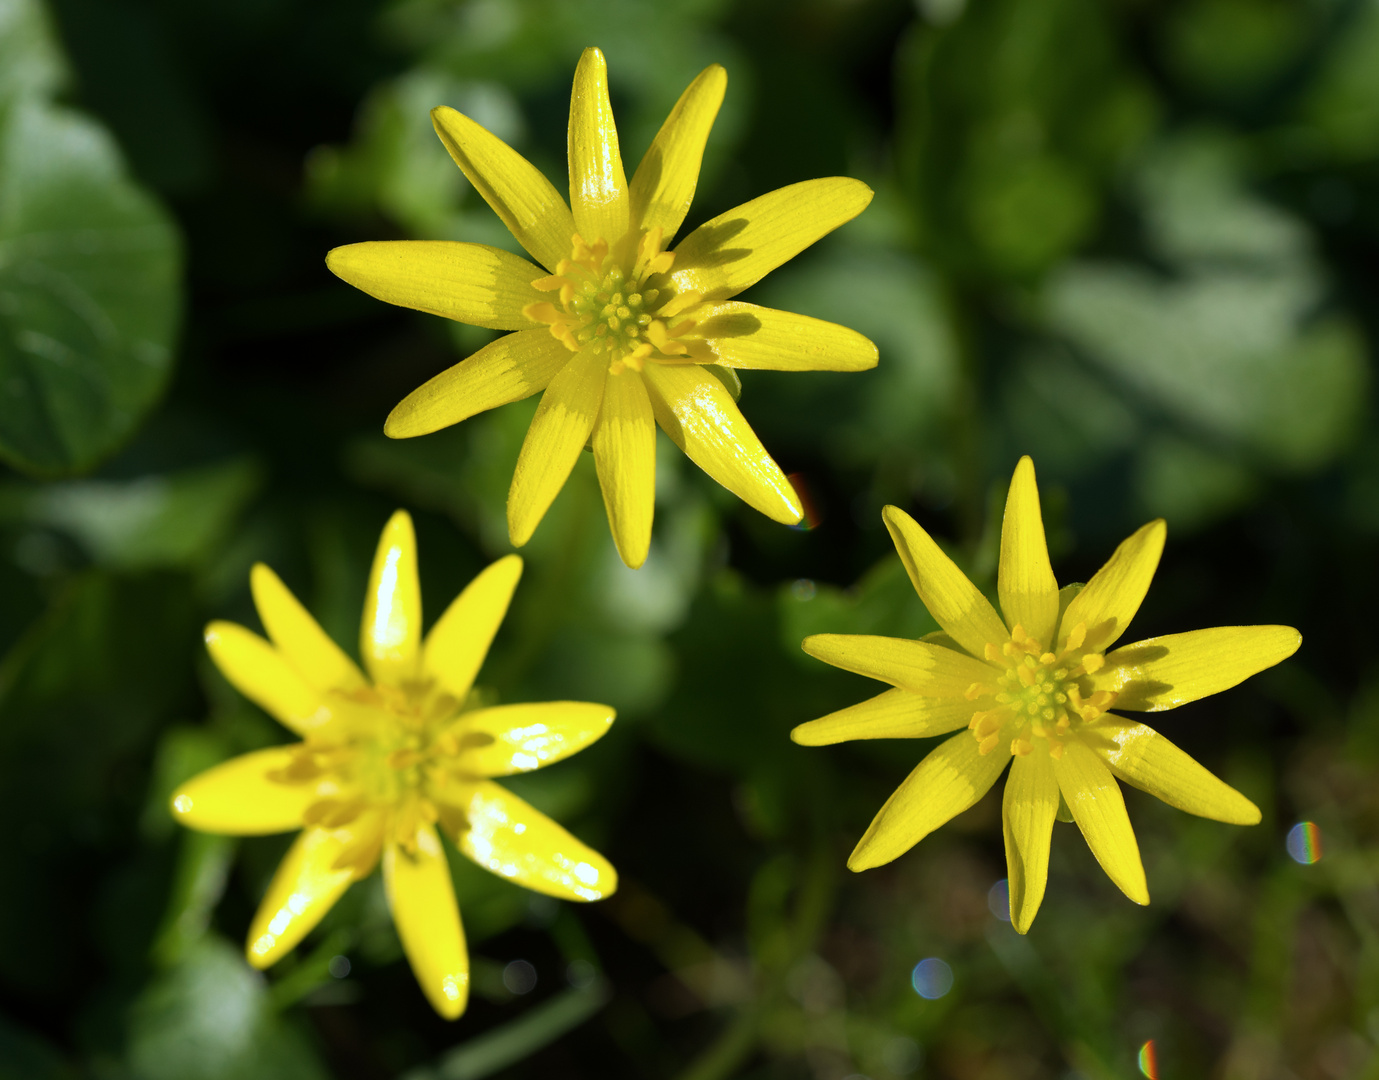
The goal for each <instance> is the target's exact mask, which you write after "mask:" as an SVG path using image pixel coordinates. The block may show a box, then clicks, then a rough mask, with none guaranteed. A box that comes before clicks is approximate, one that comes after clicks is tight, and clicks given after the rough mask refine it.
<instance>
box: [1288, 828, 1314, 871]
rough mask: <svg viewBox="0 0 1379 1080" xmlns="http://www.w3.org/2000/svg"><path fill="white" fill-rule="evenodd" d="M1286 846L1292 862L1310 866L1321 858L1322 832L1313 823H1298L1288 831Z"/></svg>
mask: <svg viewBox="0 0 1379 1080" xmlns="http://www.w3.org/2000/svg"><path fill="white" fill-rule="evenodd" d="M1287 845H1288V854H1289V855H1291V856H1292V857H1293V861H1294V862H1299V863H1302V865H1303V866H1311V865H1312V864H1313V863H1315V862H1318V861H1320V859H1321V857H1322V831H1321V829H1319V828H1318V827H1317V823H1316V822H1314V821H1299V822H1298V823H1297V824H1296V825H1294V826H1293V827H1292V828H1291V829H1289V830H1288V840H1287Z"/></svg>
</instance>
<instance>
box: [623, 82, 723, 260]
mask: <svg viewBox="0 0 1379 1080" xmlns="http://www.w3.org/2000/svg"><path fill="white" fill-rule="evenodd" d="M727 86H728V73H727V72H726V71H724V70H723V68H722V67H720V66H719V65H718V64H711V65H709V66H708V67H706V68H705V69H704V70H703V71H701V72H700V73H699V77H698V78H696V79H695V80H694V82H692V83H690V84H689V86H688V87H686V88H685V92H684V93H683V94H681V95H680V100H679V101H677V102H676V103H675V108H673V109H671V110H670V115H669V116H667V117H666V122H665V123H664V124H662V125H661V130H660V131H659V132H657V133H656V138H655V139H653V140H652V143H651V148H650V149H649V150H647V152H646V156H645V157H644V158H642V162H641V164H640V165H638V166H637V171H636V173H635V174H633V177H632V188H631V222H632V225H633V227H634V228H637V229H660V230H661V232H662V234H663V235H664V236H665V238H666V239H667V240H669V239H670V238H671V237H672V236H674V235H675V233H676V231H677V230H678V229H679V228H680V226H681V225H682V224H683V223H684V220H685V215H686V214H687V213H689V208H690V202H691V200H693V198H694V189H695V187H696V186H697V185H698V183H699V166H700V163H701V162H702V161H703V157H704V144H705V143H706V142H708V138H709V130H710V129H711V128H712V127H713V122H714V118H715V117H716V116H717V115H718V108H719V106H720V105H722V104H723V92H724V90H726V89H727Z"/></svg>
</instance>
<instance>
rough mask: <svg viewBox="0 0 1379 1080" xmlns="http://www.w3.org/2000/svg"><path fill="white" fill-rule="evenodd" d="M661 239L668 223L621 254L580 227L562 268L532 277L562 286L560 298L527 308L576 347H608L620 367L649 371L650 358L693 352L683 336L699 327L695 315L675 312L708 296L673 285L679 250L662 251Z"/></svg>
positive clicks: (612, 363) (551, 287) (611, 365)
mask: <svg viewBox="0 0 1379 1080" xmlns="http://www.w3.org/2000/svg"><path fill="white" fill-rule="evenodd" d="M661 243H662V239H661V230H660V229H659V228H655V229H650V230H648V231H647V232H646V233H644V234H642V236H641V238H640V239H639V240H638V242H637V250H636V253H635V255H634V256H633V257H632V258H630V259H619V258H618V257H617V255H616V254H614V253H611V252H610V251H609V247H608V241H606V240H603V239H598V240H595V241H594V242H593V243H592V244H590V243H587V242H586V241H585V240H584V238H583V237H582V236H580V235H579V233H575V234H574V236H573V237H572V238H571V251H570V257H569V258H568V259H561V260H560V262H559V264H558V265H557V266H556V272H555V273H554V274H552V275H550V276H549V277H543V278H537V279H536V280H535V281H533V282H532V285H533V287H535V288H537V289H540V290H541V291H542V292H558V293H559V300H560V303H559V304H555V303H551V302H548V301H543V302H541V303H536V304H528V305H527V306H526V307H525V308H523V309H522V314H524V315H526V316H527V318H529V319H532V320H534V321H536V322H541V323H545V324H547V325H548V326H549V327H550V329H551V334H552V335H553V336H554V337H555V338H557V339H558V340H560V341H562V342H564V343H565V346H566V347H567V348H568V349H569V350H570V351H571V352H580V351H581V350H584V349H590V350H593V351H594V352H597V353H603V354H606V355H607V357H608V370H609V371H611V372H613V373H614V374H616V373H618V372H620V371H622V370H623V369H624V368H631V369H632V370H634V371H641V370H642V365H643V364H644V363H645V362H646V361H647V360H649V359H650V360H660V361H664V360H670V359H676V358H680V359H684V358H686V356H687V353H688V352H689V348H688V346H687V345H686V344H685V343H684V342H682V341H679V340H677V339H678V338H680V337H682V336H683V335H685V334H687V333H689V331H690V330H692V329H693V328H694V320H693V319H682V320H680V321H678V322H675V323H673V324H672V323H671V322H669V321H668V320H671V319H674V318H675V316H677V315H679V314H680V313H681V312H683V311H685V310H687V309H688V308H690V307H692V306H694V305H695V304H698V303H699V301H700V299H701V298H700V296H699V295H698V294H697V293H680V294H676V293H675V292H674V290H673V289H672V288H671V287H670V284H669V282H668V281H666V280H665V275H666V274H667V273H669V272H670V268H671V267H672V266H673V265H674V263H675V253H674V252H671V251H662V250H661ZM619 246H620V247H622V246H624V245H619ZM653 279H655V280H654V281H653Z"/></svg>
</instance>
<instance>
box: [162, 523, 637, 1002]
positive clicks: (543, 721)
mask: <svg viewBox="0 0 1379 1080" xmlns="http://www.w3.org/2000/svg"><path fill="white" fill-rule="evenodd" d="M521 573H522V560H521V559H520V558H519V557H518V556H516V555H509V556H507V557H506V558H503V559H499V560H498V561H497V562H496V563H494V564H493V565H492V566H490V567H488V568H487V569H486V570H484V571H483V572H482V573H481V574H479V576H478V577H476V578H475V579H474V580H473V581H472V582H470V583H469V585H468V587H466V588H465V590H464V591H463V592H461V593H460V595H459V596H458V597H457V598H456V599H455V600H454V602H453V603H451V605H450V607H449V608H447V609H446V611H445V613H444V614H443V615H442V616H441V617H440V620H439V621H438V622H437V623H436V624H435V625H434V626H433V627H432V628H431V632H430V633H429V634H427V635H426V638H425V640H423V639H422V634H421V590H420V585H419V583H418V580H417V553H416V538H415V536H414V534H413V532H412V519H411V518H410V517H408V516H407V514H406V513H404V512H402V511H398V512H397V513H396V514H394V515H393V517H392V520H390V521H389V522H388V524H387V526H386V527H385V528H384V530H383V536H382V538H381V539H380V540H379V544H378V554H377V555H376V557H375V559H374V564H373V573H372V574H371V576H370V578H369V591H368V596H367V599H366V600H365V603H364V619H363V625H362V626H361V627H360V652H361V654H362V655H363V658H364V667H365V668H366V669H367V670H368V676H367V677H365V675H364V674H363V672H361V671H360V670H359V668H358V667H356V666H355V663H354V661H353V660H351V659H350V658H349V657H348V656H346V655H345V653H344V651H343V650H342V649H341V648H340V647H339V646H338V645H336V644H335V642H333V641H332V640H331V639H330V638H329V637H327V636H326V634H325V632H324V631H323V630H322V629H321V628H320V626H319V625H317V623H316V620H315V619H313V618H312V617H311V615H309V614H308V613H307V611H306V609H305V608H304V607H302V605H301V604H300V603H299V602H298V601H297V599H296V598H295V597H294V596H293V595H292V594H291V593H290V592H289V591H288V590H287V587H286V586H285V585H283V583H282V581H281V580H280V579H279V578H278V576H277V575H276V574H274V573H273V571H272V570H270V569H269V568H268V567H266V566H264V565H263V564H262V563H260V564H259V565H257V566H255V567H254V570H253V575H252V577H251V579H250V580H251V582H252V585H253V592H254V603H255V605H256V606H257V607H258V612H259V618H260V619H262V620H263V625H264V627H265V629H266V630H267V631H268V637H269V639H270V641H265V640H264V639H263V638H261V637H259V636H258V635H257V634H255V633H252V632H251V631H249V630H247V629H245V628H244V627H242V626H239V625H237V624H235V623H228V622H213V623H211V624H210V625H209V626H208V627H207V628H206V647H207V648H208V649H209V650H210V653H211V658H212V659H213V660H214V661H215V663H216V666H217V667H219V668H220V670H221V672H222V673H223V674H224V675H225V677H226V678H227V679H229V680H230V682H231V683H233V684H234V686H235V687H236V688H237V689H238V690H239V691H240V692H241V693H242V694H244V695H245V697H248V698H249V699H251V700H252V701H254V702H256V703H258V704H259V705H261V706H262V707H263V708H264V709H265V710H266V711H267V712H269V713H270V714H272V715H273V716H274V717H276V718H277V719H278V720H280V721H281V722H282V723H283V724H285V725H286V726H287V727H289V728H290V729H291V730H292V731H293V732H294V733H296V734H297V735H300V736H301V737H302V741H301V742H298V743H293V744H291V745H288V746H276V747H273V748H271V749H268V750H256V751H254V752H253V753H249V754H244V755H242V756H240V757H237V758H233V759H231V760H230V761H227V762H224V763H223V764H221V765H217V766H215V767H214V768H212V769H208V770H207V771H206V772H203V773H201V774H200V775H199V776H197V777H195V778H193V779H191V780H189V781H187V782H186V783H185V784H183V785H182V786H181V787H180V788H178V789H177V791H176V792H174V793H173V797H172V809H173V814H174V816H175V817H177V818H178V819H179V820H180V821H181V822H182V823H183V824H185V825H189V826H191V827H192V828H194V829H200V830H202V831H205V832H213V833H230V834H234V835H240V836H251V835H260V834H265V833H277V832H286V831H288V830H290V829H297V828H300V829H301V830H302V832H301V835H300V836H298V837H297V840H296V843H294V844H293V845H292V848H291V850H289V851H288V853H287V855H286V856H285V857H284V859H283V861H282V864H281V865H280V866H279V867H278V872H277V874H276V875H275V876H274V878H273V881H272V884H270V885H269V887H268V894H267V895H266V896H265V897H264V899H263V903H262V904H261V905H260V907H259V910H258V914H256V915H255V916H254V920H253V923H252V924H251V926H250V928H249V940H248V946H247V952H248V957H249V962H250V963H251V964H253V965H254V966H255V967H259V968H264V967H267V966H268V965H269V964H271V963H273V962H274V961H275V960H278V959H279V958H281V957H282V956H283V955H284V954H285V953H287V952H288V951H289V950H290V949H292V948H293V946H295V945H296V944H297V942H299V941H301V939H302V938H303V936H305V935H306V933H307V932H308V931H309V930H311V928H312V927H314V926H315V925H316V924H317V923H318V922H319V921H320V920H321V918H322V916H324V915H325V913H326V912H327V911H329V910H330V907H331V905H332V904H334V903H335V901H336V900H337V899H339V897H340V895H341V894H342V893H343V892H344V891H345V889H347V888H348V887H349V885H350V883H351V882H354V881H358V880H359V879H360V878H363V877H365V876H366V875H367V874H369V873H370V872H371V871H372V870H373V868H374V866H375V864H377V863H378V861H379V859H380V858H381V859H382V862H383V881H384V885H385V887H386V889H387V894H388V903H389V906H390V907H391V909H392V913H393V921H394V922H395V923H396V925H397V931H398V935H399V936H400V937H401V939H402V946H403V948H404V949H405V950H406V953H407V958H408V960H410V961H411V964H412V970H413V972H415V974H416V977H417V981H418V982H419V983H420V984H421V988H422V990H424V991H425V993H426V996H427V998H428V999H429V1000H430V1002H431V1004H432V1005H433V1006H434V1007H435V1009H436V1011H437V1012H439V1013H440V1014H441V1015H442V1016H444V1017H446V1018H447V1019H454V1018H455V1017H457V1016H459V1015H460V1014H461V1013H462V1012H464V1008H465V1003H466V1001H467V999H468V995H469V956H468V953H467V952H466V951H465V943H464V930H463V928H462V927H461V925H460V913H459V909H458V907H457V905H456V903H455V892H454V889H453V887H452V885H451V879H450V867H449V864H448V862H447V861H446V855H445V851H444V849H443V848H442V847H441V841H440V836H439V835H438V832H437V826H438V825H439V827H440V828H441V829H443V830H444V831H445V832H446V833H447V834H448V835H449V836H450V837H452V838H453V839H454V841H455V843H456V845H457V846H458V847H459V849H460V850H461V851H462V852H464V854H466V855H467V856H469V858H471V859H473V860H474V861H475V862H476V863H478V864H479V865H480V866H482V867H484V868H485V869H486V870H491V871H493V873H495V874H498V875H500V876H502V877H505V878H509V879H511V880H513V881H515V882H517V883H518V884H519V885H524V886H526V887H527V888H529V889H535V890H537V891H538V892H543V893H549V894H550V895H552V896H558V897H562V898H564V899H567V900H599V899H601V898H603V897H605V896H608V895H610V894H611V893H612V892H613V890H614V889H615V888H617V875H616V873H615V872H614V870H613V868H612V867H611V866H610V865H609V864H608V862H607V860H605V859H604V858H603V856H601V855H599V854H598V853H597V852H595V851H593V850H591V849H590V848H589V847H587V846H586V845H584V844H582V843H580V841H578V840H576V839H575V838H574V837H573V836H571V835H570V834H569V833H568V832H566V831H565V830H564V829H562V828H561V827H560V826H559V825H557V824H556V823H555V822H554V821H551V820H550V819H549V818H547V817H546V816H545V815H544V814H541V813H539V812H537V811H536V810H534V809H532V807H530V806H528V805H527V804H526V803H525V802H523V801H522V800H521V799H519V798H517V796H515V795H513V794H512V793H510V792H509V791H507V790H506V789H504V788H503V787H501V786H499V785H498V784H495V783H494V782H493V781H492V780H491V779H489V778H490V777H494V776H506V775H510V774H512V773H518V772H527V771H529V770H531V769H539V768H541V767H542V766H543V765H549V764H551V763H552V762H554V761H559V760H560V759H561V758H564V757H568V756H569V755H570V754H573V753H575V752H576V751H578V750H581V749H583V748H584V747H585V746H587V745H588V744H589V743H591V742H593V741H594V740H595V739H597V738H598V737H599V736H601V735H602V734H603V733H604V732H605V731H607V730H608V726H609V724H611V723H612V722H613V710H612V709H610V708H608V707H607V706H605V705H593V704H588V703H585V702H578V701H552V702H546V703H542V704H533V705H502V706H496V707H491V708H483V707H475V706H474V704H473V700H474V699H473V695H472V694H471V690H472V687H473V684H474V677H475V675H476V674H477V673H478V671H479V667H480V665H481V664H482V663H483V661H484V656H485V654H486V653H487V652H488V647H489V643H490V642H491V641H492V640H493V635H494V634H495V633H496V632H497V630H498V626H499V624H500V623H501V622H502V621H503V616H504V614H506V612H507V608H508V602H509V600H511V598H512V592H513V590H514V589H515V588H516V586H517V579H518V578H519V577H520V576H521Z"/></svg>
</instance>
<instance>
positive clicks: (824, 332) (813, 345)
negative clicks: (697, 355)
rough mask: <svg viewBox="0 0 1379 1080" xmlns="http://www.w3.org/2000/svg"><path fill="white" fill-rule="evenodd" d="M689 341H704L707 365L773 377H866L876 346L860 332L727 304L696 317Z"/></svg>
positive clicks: (699, 312) (701, 309)
mask: <svg viewBox="0 0 1379 1080" xmlns="http://www.w3.org/2000/svg"><path fill="white" fill-rule="evenodd" d="M694 317H695V325H694V329H693V330H692V331H690V333H689V334H688V335H687V336H686V340H687V341H702V342H703V343H704V347H705V348H706V349H707V350H708V352H707V354H706V355H705V357H704V358H705V360H706V362H712V363H715V364H722V365H723V366H724V367H731V368H743V369H748V368H758V369H761V370H770V371H866V370H868V369H869V368H874V367H875V366H876V358H877V353H876V346H875V345H873V344H872V342H871V341H870V339H868V338H865V337H863V336H862V335H861V334H859V333H858V332H857V331H856V330H849V329H848V328H847V327H846V326H839V325H838V324H837V323H831V322H825V321H824V320H822V319H811V318H810V317H809V316H807V315H796V314H794V313H793V312H790V311H776V310H775V309H774V308H765V307H758V306H757V305H756V304H745V303H743V302H742V301H740V300H724V301H720V302H719V303H716V304H704V305H703V306H701V307H699V308H696V309H695V312H694Z"/></svg>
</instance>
